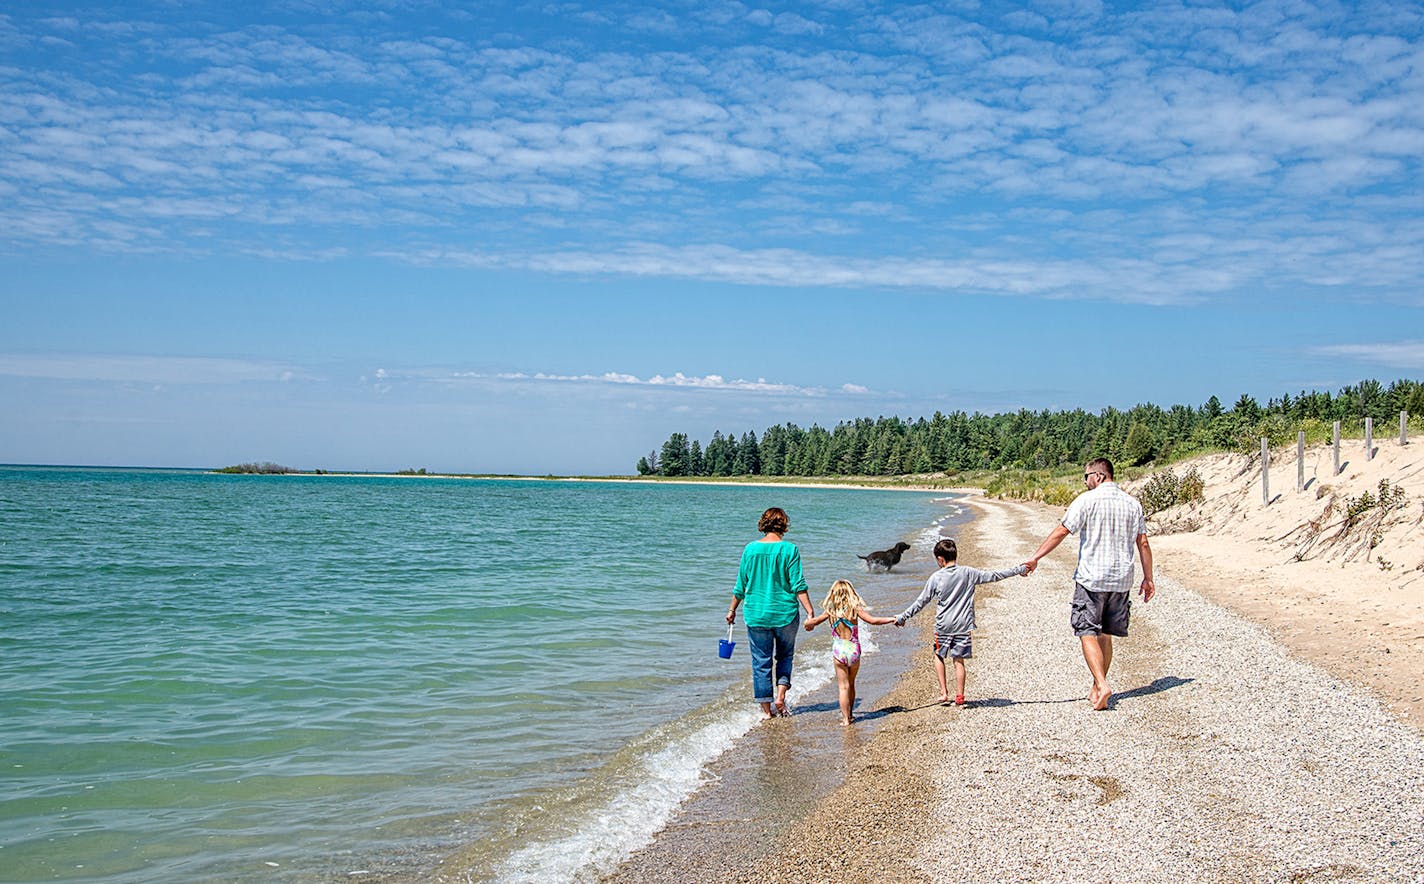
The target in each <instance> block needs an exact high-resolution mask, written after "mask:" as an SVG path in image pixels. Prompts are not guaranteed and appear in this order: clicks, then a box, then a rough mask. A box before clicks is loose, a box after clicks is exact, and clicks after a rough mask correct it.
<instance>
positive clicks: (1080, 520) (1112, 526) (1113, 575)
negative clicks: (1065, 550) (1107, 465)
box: [1063, 482, 1147, 592]
mask: <svg viewBox="0 0 1424 884" xmlns="http://www.w3.org/2000/svg"><path fill="white" fill-rule="evenodd" d="M1063 527H1064V528H1067V529H1068V532H1069V533H1070V534H1076V535H1078V570H1076V571H1074V572H1073V579H1074V580H1075V581H1076V582H1077V583H1078V585H1079V586H1082V587H1083V588H1084V589H1086V590H1090V591H1092V592H1128V591H1130V590H1131V589H1132V587H1133V584H1134V583H1136V569H1135V567H1134V557H1135V555H1136V552H1137V536H1138V535H1139V534H1146V533H1147V517H1146V516H1145V515H1144V514H1143V512H1142V504H1141V503H1138V501H1137V498H1135V497H1133V496H1132V495H1131V494H1128V493H1127V492H1126V491H1123V490H1122V489H1121V488H1119V487H1118V486H1117V483H1116V482H1103V483H1102V484H1101V485H1099V486H1098V487H1096V488H1094V489H1093V490H1091V491H1084V492H1083V493H1082V494H1080V495H1078V496H1077V498H1075V499H1074V501H1073V502H1072V503H1071V504H1069V505H1068V512H1067V513H1066V514H1064V516H1063Z"/></svg>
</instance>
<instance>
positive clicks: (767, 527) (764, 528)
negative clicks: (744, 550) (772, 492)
mask: <svg viewBox="0 0 1424 884" xmlns="http://www.w3.org/2000/svg"><path fill="white" fill-rule="evenodd" d="M789 527H791V520H790V519H788V518H786V510H784V509H782V508H781V507H779V506H774V507H772V508H771V509H769V510H767V511H766V512H764V513H762V514H761V521H759V522H757V530H758V531H761V532H763V533H765V534H785V533H786V529H787V528H789Z"/></svg>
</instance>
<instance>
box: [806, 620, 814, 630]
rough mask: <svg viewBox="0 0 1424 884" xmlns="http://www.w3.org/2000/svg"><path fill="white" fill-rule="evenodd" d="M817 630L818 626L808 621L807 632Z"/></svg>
mask: <svg viewBox="0 0 1424 884" xmlns="http://www.w3.org/2000/svg"><path fill="white" fill-rule="evenodd" d="M815 628H816V624H814V623H812V622H811V621H810V620H807V621H806V631H807V632H810V631H811V630H813V629H815Z"/></svg>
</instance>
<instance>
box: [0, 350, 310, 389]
mask: <svg viewBox="0 0 1424 884" xmlns="http://www.w3.org/2000/svg"><path fill="white" fill-rule="evenodd" d="M0 375H8V376H11V377H27V378H45V379H49V380H61V381H100V382H107V383H153V384H168V385H175V386H176V385H182V384H240V383H249V382H262V381H271V382H285V381H291V380H293V379H295V378H299V377H305V376H306V375H305V373H304V372H301V371H299V370H297V369H294V368H292V367H290V366H287V365H283V364H281V363H275V362H257V361H252V360H242V359H218V358H211V357H186V356H104V355H85V354H77V355H58V354H34V355H30V354H14V353H0Z"/></svg>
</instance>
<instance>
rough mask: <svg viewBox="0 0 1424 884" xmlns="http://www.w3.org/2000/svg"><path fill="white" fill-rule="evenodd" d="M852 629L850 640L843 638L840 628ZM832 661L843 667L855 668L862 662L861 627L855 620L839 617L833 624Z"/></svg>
mask: <svg viewBox="0 0 1424 884" xmlns="http://www.w3.org/2000/svg"><path fill="white" fill-rule="evenodd" d="M842 624H844V625H845V626H848V627H850V638H842V637H841V633H840V628H841V626H842ZM831 635H832V636H834V637H833V638H832V639H831V659H832V660H834V661H836V662H837V663H840V664H842V665H843V666H854V665H855V664H856V663H859V662H860V627H859V626H858V625H857V624H856V621H855V619H854V618H846V617H837V618H836V619H835V620H834V621H832V623H831Z"/></svg>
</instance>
